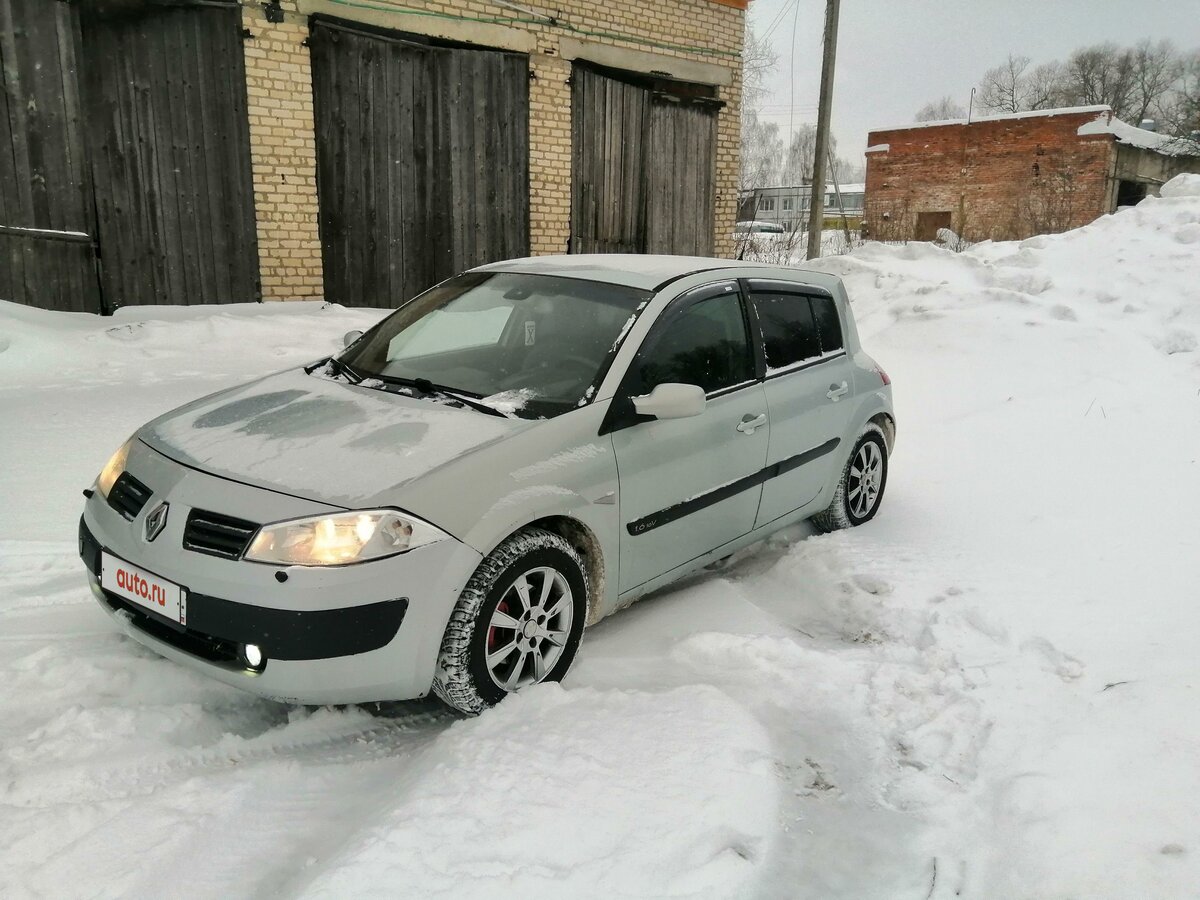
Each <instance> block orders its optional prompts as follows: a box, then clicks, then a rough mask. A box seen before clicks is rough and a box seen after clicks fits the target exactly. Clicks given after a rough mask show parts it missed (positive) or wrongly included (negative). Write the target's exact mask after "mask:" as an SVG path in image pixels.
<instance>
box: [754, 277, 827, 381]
mask: <svg viewBox="0 0 1200 900" xmlns="http://www.w3.org/2000/svg"><path fill="white" fill-rule="evenodd" d="M751 297H752V298H753V301H754V308H755V310H756V311H757V312H758V320H759V324H760V325H761V327H762V333H763V343H764V345H765V350H766V357H767V369H768V371H770V370H778V369H783V368H786V367H788V366H791V365H795V364H796V363H802V362H806V361H808V360H812V359H816V358H817V357H819V356H821V355H822V354H824V353H832V352H834V351H836V350H840V349H842V326H841V322H840V321H839V320H838V313H837V306H836V304H835V303H834V302H833V299H832V298H830V297H809V296H806V295H803V294H776V293H765V292H760V293H754V294H752V295H751Z"/></svg>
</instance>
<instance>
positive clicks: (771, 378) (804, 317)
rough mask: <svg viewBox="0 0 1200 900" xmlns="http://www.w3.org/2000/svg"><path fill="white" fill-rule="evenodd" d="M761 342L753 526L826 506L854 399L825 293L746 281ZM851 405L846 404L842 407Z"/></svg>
mask: <svg viewBox="0 0 1200 900" xmlns="http://www.w3.org/2000/svg"><path fill="white" fill-rule="evenodd" d="M746 286H747V288H748V289H749V296H750V302H751V307H752V309H753V311H754V314H755V317H756V319H757V320H758V325H759V328H760V329H761V332H762V336H763V347H764V351H765V355H766V365H767V368H766V380H765V381H764V382H763V388H764V391H765V393H766V400H767V407H768V410H769V413H770V417H771V440H770V446H769V447H768V450H767V464H768V465H769V466H774V467H776V468H775V469H774V471H775V472H776V473H777V474H776V475H775V477H774V478H772V479H771V481H770V482H769V483H768V484H767V489H766V490H765V491H764V493H763V498H762V504H761V505H760V507H759V511H758V517H757V521H756V522H755V525H756V527H757V526H758V525H765V524H767V523H768V522H772V521H774V520H775V519H778V518H779V517H781V516H784V515H787V514H788V513H790V512H794V511H795V510H798V509H800V508H801V507H805V506H809V505H812V506H813V507H814V508H820V506H821V505H822V504H825V503H827V502H828V500H829V494H830V491H831V490H832V482H833V480H834V475H835V471H836V469H837V467H838V466H839V465H840V464H841V462H842V461H844V459H845V456H846V453H847V451H848V449H849V448H847V447H843V446H842V445H841V444H842V441H841V439H842V435H844V434H845V431H846V428H847V427H848V426H849V416H850V414H851V404H850V403H849V402H848V401H849V400H850V398H851V396H852V395H853V392H854V383H853V373H852V366H851V363H850V360H849V358H848V357H847V356H846V351H845V347H844V342H843V334H844V332H845V329H844V327H843V323H842V317H841V311H840V310H839V309H838V306H837V301H836V300H835V299H834V298H833V297H832V296H831V295H830V294H828V293H826V292H825V291H822V290H819V289H816V288H809V287H806V286H804V285H800V284H792V283H789V282H782V281H765V280H758V279H751V280H749V281H747V282H746ZM843 401H847V402H843Z"/></svg>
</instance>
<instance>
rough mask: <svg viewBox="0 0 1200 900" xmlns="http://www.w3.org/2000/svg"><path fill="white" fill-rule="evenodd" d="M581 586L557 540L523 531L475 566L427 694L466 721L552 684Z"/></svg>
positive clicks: (583, 617)
mask: <svg viewBox="0 0 1200 900" xmlns="http://www.w3.org/2000/svg"><path fill="white" fill-rule="evenodd" d="M588 587H589V586H588V580H587V574H586V567H585V566H584V564H583V560H582V559H580V556H579V553H578V552H576V550H575V548H574V547H572V546H571V545H570V544H569V543H568V542H567V541H566V540H565V539H564V538H563V537H561V536H560V535H557V534H554V533H553V532H550V531H545V530H543V529H541V528H526V529H524V530H522V531H519V532H517V533H516V534H514V535H512V536H511V537H509V538H507V539H506V540H505V541H504V542H503V543H501V544H500V546H498V547H497V548H496V549H495V550H493V551H492V552H491V553H490V554H489V555H488V556H487V557H486V558H485V559H484V560H483V562H481V563H480V564H479V567H478V568H477V569H476V570H475V574H474V575H472V576H471V580H470V581H468V582H467V586H466V587H465V588H464V589H463V592H462V594H461V595H460V596H459V598H458V603H457V604H456V605H455V607H454V611H453V612H452V613H451V614H450V622H449V624H448V625H447V626H446V633H445V635H444V636H443V638H442V649H441V652H440V654H439V655H438V668H437V674H436V675H435V676H434V680H433V691H434V693H435V694H437V696H438V697H439V698H441V700H443V701H444V702H445V703H447V704H448V705H450V706H452V707H454V708H455V709H458V710H460V711H462V712H464V713H467V714H469V715H477V714H478V713H481V712H483V710H484V709H486V708H487V707H489V706H494V705H495V704H497V703H499V702H500V701H501V700H503V699H504V698H505V697H506V696H507V695H508V694H510V693H511V692H513V691H516V690H520V689H521V688H523V687H527V686H528V685H530V684H536V683H538V682H541V681H560V680H561V679H562V677H563V676H564V675H565V674H566V673H567V669H569V668H570V667H571V662H572V660H574V658H575V651H576V650H578V648H579V641H580V639H581V638H582V637H583V627H584V623H585V622H586V621H587V617H588V607H589V604H588Z"/></svg>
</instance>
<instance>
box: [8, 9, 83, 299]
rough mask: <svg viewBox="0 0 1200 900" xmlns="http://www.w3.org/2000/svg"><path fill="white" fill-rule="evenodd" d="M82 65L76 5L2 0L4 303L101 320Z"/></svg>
mask: <svg viewBox="0 0 1200 900" xmlns="http://www.w3.org/2000/svg"><path fill="white" fill-rule="evenodd" d="M79 59H80V31H79V19H78V15H77V11H76V10H75V8H74V7H73V6H70V5H68V4H66V3H57V2H47V0H0V299H2V300H12V301H16V302H17V303H26V304H32V305H37V306H44V307H47V308H49V309H60V310H71V311H78V312H99V311H100V293H99V287H98V284H97V280H96V264H95V253H94V249H93V245H92V237H91V235H92V228H93V214H92V206H91V185H90V183H89V180H88V166H87V159H86V152H85V148H84V137H83V125H82V122H81V119H80V102H79V94H78V82H77V73H78V60H79ZM27 229H41V230H42V231H41V232H40V233H31V232H29V231H28V230H27Z"/></svg>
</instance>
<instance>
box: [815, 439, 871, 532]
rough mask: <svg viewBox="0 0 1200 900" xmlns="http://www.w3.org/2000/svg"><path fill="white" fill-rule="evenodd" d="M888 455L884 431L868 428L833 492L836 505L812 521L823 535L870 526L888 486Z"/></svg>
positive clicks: (833, 504)
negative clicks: (864, 525) (844, 529)
mask: <svg viewBox="0 0 1200 900" xmlns="http://www.w3.org/2000/svg"><path fill="white" fill-rule="evenodd" d="M887 471H888V451H887V440H886V439H885V438H884V436H883V429H881V428H880V427H879V426H878V425H873V424H872V425H868V426H867V427H866V428H864V429H863V433H862V434H861V435H859V438H858V441H857V442H856V443H855V445H854V449H853V450H852V451H851V452H850V458H849V459H848V460H846V466H845V468H843V469H842V477H841V478H839V479H838V483H837V489H836V490H835V491H834V492H833V502H832V503H830V504H829V507H828V508H827V509H825V510H824V511H822V512H819V513H817V514H816V515H815V516H813V517H812V523H813V524H814V525H815V526H816V527H817V528H818V529H819V530H821V531H826V532H828V531H838V530H840V529H843V528H851V527H853V526H855V525H861V524H862V523H863V522H869V521H871V519H873V518H875V513H877V512H878V511H879V505H880V504H881V503H882V502H883V489H884V488H885V487H886V486H887Z"/></svg>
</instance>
